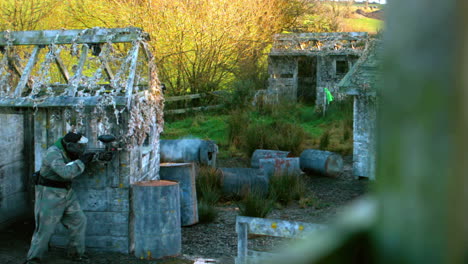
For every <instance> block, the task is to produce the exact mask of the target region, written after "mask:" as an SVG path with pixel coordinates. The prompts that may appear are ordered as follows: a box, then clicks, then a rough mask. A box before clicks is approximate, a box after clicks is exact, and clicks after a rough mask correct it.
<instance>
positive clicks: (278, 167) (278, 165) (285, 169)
mask: <svg viewBox="0 0 468 264" xmlns="http://www.w3.org/2000/svg"><path fill="white" fill-rule="evenodd" d="M299 164H300V162H299V158H275V159H260V169H261V170H263V171H264V173H265V176H266V177H267V178H268V179H271V177H273V175H300V174H301V173H302V171H301V168H300V165H299Z"/></svg>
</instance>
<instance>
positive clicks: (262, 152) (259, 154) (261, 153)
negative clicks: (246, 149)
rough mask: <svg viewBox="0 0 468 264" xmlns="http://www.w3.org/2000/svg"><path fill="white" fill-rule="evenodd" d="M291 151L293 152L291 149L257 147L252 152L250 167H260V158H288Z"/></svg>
mask: <svg viewBox="0 0 468 264" xmlns="http://www.w3.org/2000/svg"><path fill="white" fill-rule="evenodd" d="M290 153H291V152H289V151H280V150H269V149H257V150H255V151H254V153H252V158H251V160H250V167H252V168H260V159H276V158H286V157H288V156H289V155H290Z"/></svg>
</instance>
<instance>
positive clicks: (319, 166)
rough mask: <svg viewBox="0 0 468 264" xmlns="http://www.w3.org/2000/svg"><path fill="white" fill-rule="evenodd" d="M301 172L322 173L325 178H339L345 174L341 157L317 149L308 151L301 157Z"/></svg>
mask: <svg viewBox="0 0 468 264" xmlns="http://www.w3.org/2000/svg"><path fill="white" fill-rule="evenodd" d="M300 165H301V170H302V171H304V172H313V173H320V174H323V175H325V176H330V177H337V176H338V175H340V174H341V173H342V172H343V158H342V157H341V155H339V154H336V153H333V152H330V151H322V150H316V149H307V150H304V151H303V152H302V153H301V156H300Z"/></svg>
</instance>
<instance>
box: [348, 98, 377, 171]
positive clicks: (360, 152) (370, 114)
mask: <svg viewBox="0 0 468 264" xmlns="http://www.w3.org/2000/svg"><path fill="white" fill-rule="evenodd" d="M376 107H377V106H376V98H375V97H372V96H356V97H355V100H354V124H353V140H354V145H353V174H354V175H355V176H358V177H368V178H370V179H375V154H376V153H375V152H376V148H375V141H376V139H375V137H376V133H377V132H376V124H377V121H376V118H377V112H376V111H377V110H376Z"/></svg>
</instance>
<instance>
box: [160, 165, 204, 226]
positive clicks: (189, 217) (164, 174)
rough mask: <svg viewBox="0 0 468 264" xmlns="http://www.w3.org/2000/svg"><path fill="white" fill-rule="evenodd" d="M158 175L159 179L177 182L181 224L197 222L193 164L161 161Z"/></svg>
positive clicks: (187, 224) (186, 224)
mask: <svg viewBox="0 0 468 264" xmlns="http://www.w3.org/2000/svg"><path fill="white" fill-rule="evenodd" d="M159 176H160V178H161V180H169V181H175V182H178V183H179V186H180V216H181V218H180V219H181V224H182V226H189V225H194V224H196V223H198V206H197V190H196V184H195V176H196V170H195V164H193V163H161V166H160V169H159Z"/></svg>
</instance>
